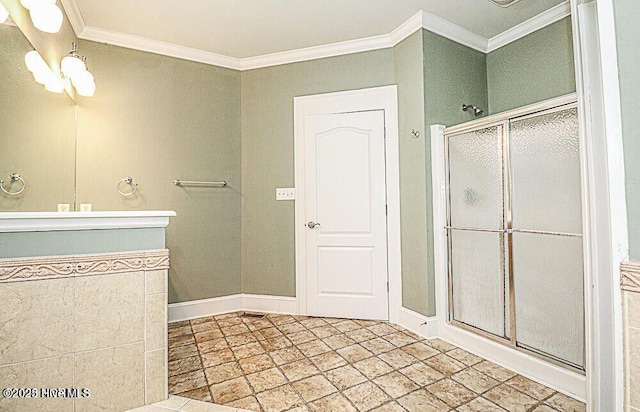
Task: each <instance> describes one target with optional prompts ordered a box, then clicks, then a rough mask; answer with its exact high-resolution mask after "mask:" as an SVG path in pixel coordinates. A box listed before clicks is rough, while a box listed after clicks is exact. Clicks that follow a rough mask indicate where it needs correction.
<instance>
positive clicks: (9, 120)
mask: <svg viewBox="0 0 640 412" xmlns="http://www.w3.org/2000/svg"><path fill="white" fill-rule="evenodd" d="M30 50H33V46H32V45H31V43H30V42H29V41H28V40H27V39H26V38H25V36H24V35H23V34H22V32H21V31H20V29H19V28H17V27H15V26H10V25H6V24H0V180H3V181H4V184H3V187H4V189H5V190H7V191H9V192H18V191H20V189H21V188H22V181H20V180H13V179H11V177H10V175H11V174H14V173H18V174H19V175H20V177H21V178H22V179H24V181H25V183H26V187H25V189H24V191H23V192H22V193H20V194H17V195H10V194H7V193H4V192H3V191H0V212H43V211H49V212H54V211H56V210H57V205H58V204H59V203H66V204H69V205H71V208H73V198H74V190H75V152H76V127H75V118H76V116H75V113H76V106H75V104H74V102H73V101H72V100H71V98H70V97H69V96H68V95H67V94H66V93H64V92H63V93H60V94H56V93H51V92H48V91H46V90H45V89H44V87H43V86H42V85H40V84H38V83H36V82H35V80H34V78H33V75H32V74H31V72H29V70H27V67H26V65H25V62H24V56H25V54H26V53H27V52H28V51H30Z"/></svg>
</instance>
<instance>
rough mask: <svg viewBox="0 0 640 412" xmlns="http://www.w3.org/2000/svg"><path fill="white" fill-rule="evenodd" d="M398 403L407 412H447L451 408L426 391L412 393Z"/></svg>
mask: <svg viewBox="0 0 640 412" xmlns="http://www.w3.org/2000/svg"><path fill="white" fill-rule="evenodd" d="M398 403H399V404H400V405H402V406H403V407H404V408H405V409H406V410H407V411H411V412H413V411H429V412H447V411H449V410H450V409H451V408H450V407H449V405H447V404H446V403H444V402H442V401H441V400H440V399H438V398H436V397H435V396H434V395H432V394H430V393H429V392H427V391H426V390H424V389H420V390H417V391H415V392H411V393H410V394H408V395H405V396H403V397H402V398H400V399H398Z"/></svg>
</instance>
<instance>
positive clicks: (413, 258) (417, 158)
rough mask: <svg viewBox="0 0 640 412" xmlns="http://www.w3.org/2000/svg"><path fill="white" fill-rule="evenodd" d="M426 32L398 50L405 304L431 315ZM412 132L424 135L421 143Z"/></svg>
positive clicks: (401, 228) (420, 139) (395, 50)
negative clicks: (424, 46)
mask: <svg viewBox="0 0 640 412" xmlns="http://www.w3.org/2000/svg"><path fill="white" fill-rule="evenodd" d="M422 43H423V40H422V31H421V30H418V31H417V32H415V33H414V34H412V35H411V36H409V37H408V38H406V39H405V40H403V41H402V42H400V43H398V44H397V45H396V46H395V47H394V48H393V54H394V63H395V82H396V84H397V86H398V127H399V136H398V145H399V156H400V224H401V226H400V231H401V240H402V304H403V306H404V307H406V308H408V309H411V310H414V311H416V312H419V313H422V314H425V315H426V314H427V311H428V310H427V299H426V296H427V277H428V276H427V253H426V251H427V244H428V242H427V210H428V209H429V207H428V206H427V195H426V185H425V172H426V169H425V152H424V136H425V134H426V132H427V131H426V130H425V123H424V121H425V117H424V103H425V102H424V76H423V70H422V62H423V44H422ZM411 129H414V130H417V131H419V132H420V136H421V137H420V138H418V139H416V138H415V136H414V135H413V134H412V133H411Z"/></svg>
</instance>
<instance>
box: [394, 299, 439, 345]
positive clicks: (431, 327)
mask: <svg viewBox="0 0 640 412" xmlns="http://www.w3.org/2000/svg"><path fill="white" fill-rule="evenodd" d="M398 325H400V326H402V327H403V328H405V329H408V330H410V331H411V332H413V333H417V334H418V335H420V336H422V337H424V338H426V339H433V338H437V337H438V318H436V317H435V316H432V317H428V316H424V315H421V314H420V313H418V312H414V311H412V310H411V309H407V308H405V307H402V308H400V321H399V322H398Z"/></svg>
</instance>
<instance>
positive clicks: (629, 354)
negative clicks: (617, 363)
mask: <svg viewBox="0 0 640 412" xmlns="http://www.w3.org/2000/svg"><path fill="white" fill-rule="evenodd" d="M620 272H621V273H620V286H621V288H622V302H623V303H622V305H623V308H622V311H623V325H624V403H625V411H640V262H623V263H622V265H621V267H620Z"/></svg>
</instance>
